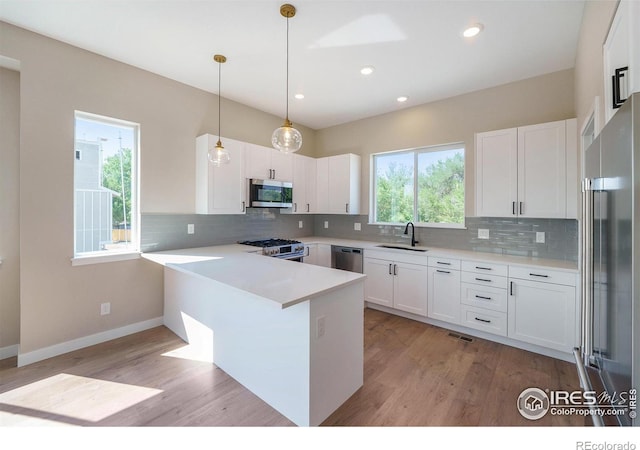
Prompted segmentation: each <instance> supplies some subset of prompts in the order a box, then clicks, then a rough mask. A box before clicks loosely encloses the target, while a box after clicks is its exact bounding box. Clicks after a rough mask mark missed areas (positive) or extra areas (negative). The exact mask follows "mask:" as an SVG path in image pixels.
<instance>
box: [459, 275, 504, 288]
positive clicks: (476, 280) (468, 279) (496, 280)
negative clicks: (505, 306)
mask: <svg viewBox="0 0 640 450" xmlns="http://www.w3.org/2000/svg"><path fill="white" fill-rule="evenodd" d="M462 282H463V283H472V284H480V285H482V286H491V287H496V288H501V289H506V288H507V278H506V277H500V276H497V275H489V274H484V273H483V274H480V273H472V272H462Z"/></svg>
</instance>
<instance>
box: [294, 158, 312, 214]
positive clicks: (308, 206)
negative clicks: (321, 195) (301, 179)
mask: <svg viewBox="0 0 640 450" xmlns="http://www.w3.org/2000/svg"><path fill="white" fill-rule="evenodd" d="M317 177H318V174H317V169H316V160H315V159H314V158H306V159H305V182H306V188H305V194H306V203H305V204H304V205H302V210H303V212H307V213H311V214H313V213H315V212H317V210H318V202H317V198H316V196H317V194H316V184H317V181H316V180H317ZM294 193H295V190H294Z"/></svg>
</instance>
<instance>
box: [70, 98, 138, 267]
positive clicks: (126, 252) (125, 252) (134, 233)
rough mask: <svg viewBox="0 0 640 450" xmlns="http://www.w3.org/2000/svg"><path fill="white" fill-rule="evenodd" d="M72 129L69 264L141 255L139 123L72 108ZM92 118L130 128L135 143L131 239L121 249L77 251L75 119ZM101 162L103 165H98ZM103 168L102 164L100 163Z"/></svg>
mask: <svg viewBox="0 0 640 450" xmlns="http://www.w3.org/2000/svg"><path fill="white" fill-rule="evenodd" d="M73 119H74V122H73V123H74V133H73V150H74V153H73V160H72V161H73V164H74V176H73V249H72V254H73V257H72V258H71V264H72V266H80V265H87V264H96V263H107V262H115V261H126V260H131V259H137V258H140V219H141V217H140V163H139V161H140V124H139V123H136V122H131V121H127V120H123V119H116V118H113V117H108V116H102V115H99V114H95V113H89V112H85V111H78V110H75V111H74V115H73ZM78 119H80V120H84V121H90V122H91V121H92V122H97V123H100V124H104V125H111V126H115V127H126V128H131V129H132V132H133V142H134V147H135V148H132V149H131V211H130V214H131V223H130V229H131V241H130V244H129V246H128V247H127V248H124V249H112V250H98V251H91V252H80V253H76V234H77V233H76V214H77V208H76V202H77V195H76V191H77V189H76V173H75V163H76V161H77V160H76V157H75V155H76V153H75V150H76V142H77V128H76V122H77V120H78ZM101 166H102V165H101ZM100 170H102V167H100Z"/></svg>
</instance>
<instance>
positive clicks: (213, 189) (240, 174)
mask: <svg viewBox="0 0 640 450" xmlns="http://www.w3.org/2000/svg"><path fill="white" fill-rule="evenodd" d="M217 141H218V137H217V136H213V135H210V134H204V135H202V136H199V137H198V138H196V214H244V213H245V189H246V187H245V176H244V150H245V149H244V146H245V144H244V143H243V142H239V141H234V140H233V139H226V138H222V143H223V145H224V147H225V148H226V149H227V150H228V151H229V154H230V155H231V160H230V162H229V164H223V165H222V166H220V167H217V166H214V165H213V164H211V163H210V162H209V159H208V158H207V151H208V150H209V148H214V147H215V145H216V142H217Z"/></svg>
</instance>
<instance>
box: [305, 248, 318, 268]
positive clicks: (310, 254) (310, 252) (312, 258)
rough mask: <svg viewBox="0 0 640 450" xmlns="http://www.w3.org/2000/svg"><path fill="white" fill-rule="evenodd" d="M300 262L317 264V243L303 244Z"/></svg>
mask: <svg viewBox="0 0 640 450" xmlns="http://www.w3.org/2000/svg"><path fill="white" fill-rule="evenodd" d="M302 262H303V263H306V264H314V265H318V244H305V245H304V256H303V257H302Z"/></svg>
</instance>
